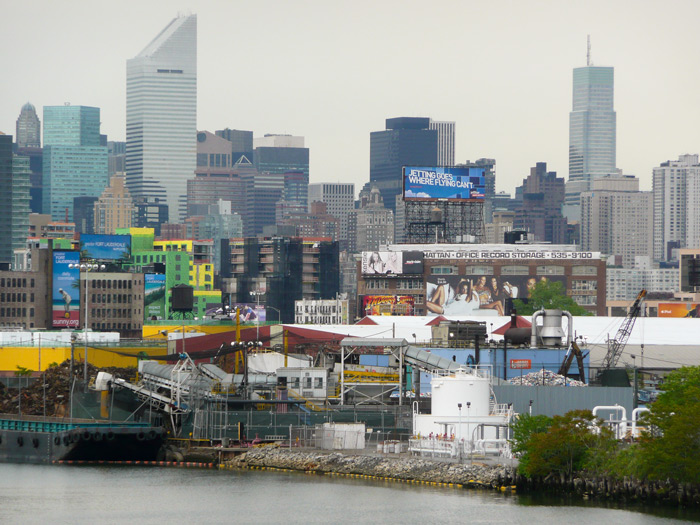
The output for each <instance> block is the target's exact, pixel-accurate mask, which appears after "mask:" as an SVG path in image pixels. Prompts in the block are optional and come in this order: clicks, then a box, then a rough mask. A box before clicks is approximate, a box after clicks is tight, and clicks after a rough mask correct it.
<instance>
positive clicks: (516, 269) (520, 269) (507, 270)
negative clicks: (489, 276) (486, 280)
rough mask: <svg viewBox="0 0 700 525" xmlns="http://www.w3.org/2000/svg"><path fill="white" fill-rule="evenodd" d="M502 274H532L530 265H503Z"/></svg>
mask: <svg viewBox="0 0 700 525" xmlns="http://www.w3.org/2000/svg"><path fill="white" fill-rule="evenodd" d="M501 275H530V267H529V266H526V265H517V266H514V265H513V266H501Z"/></svg>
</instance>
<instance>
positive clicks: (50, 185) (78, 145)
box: [42, 105, 109, 221]
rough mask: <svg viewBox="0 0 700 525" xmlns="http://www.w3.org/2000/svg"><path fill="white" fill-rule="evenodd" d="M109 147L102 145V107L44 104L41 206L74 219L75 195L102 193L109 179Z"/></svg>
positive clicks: (54, 217)
mask: <svg viewBox="0 0 700 525" xmlns="http://www.w3.org/2000/svg"><path fill="white" fill-rule="evenodd" d="M107 173H108V172H107V148H106V147H105V146H100V108H93V107H88V106H71V105H64V106H45V107H44V172H43V186H44V189H43V194H42V199H43V204H42V210H43V212H44V213H46V214H50V215H51V218H52V220H54V221H62V220H65V219H66V215H67V216H68V220H69V221H71V220H73V199H74V198H75V197H80V196H83V195H85V196H92V197H99V196H100V194H101V193H102V191H103V190H104V189H105V188H106V187H107V184H108V183H109V179H108V175H107Z"/></svg>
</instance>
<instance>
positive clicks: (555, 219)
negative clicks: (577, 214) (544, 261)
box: [513, 162, 566, 244]
mask: <svg viewBox="0 0 700 525" xmlns="http://www.w3.org/2000/svg"><path fill="white" fill-rule="evenodd" d="M521 193H522V205H521V206H520V208H518V209H517V210H516V212H515V218H514V220H513V228H514V229H516V230H526V231H528V232H530V233H532V234H533V235H534V239H535V240H536V241H538V242H551V243H553V244H563V243H564V241H565V239H566V219H565V218H564V216H563V215H562V212H561V209H562V205H563V204H564V193H565V183H564V179H563V178H559V177H557V173H556V172H555V171H549V172H548V171H547V163H546V162H538V163H537V164H536V165H535V167H534V168H531V169H530V176H529V177H528V178H527V179H525V180H523V185H522V192H521Z"/></svg>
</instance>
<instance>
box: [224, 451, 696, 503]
mask: <svg viewBox="0 0 700 525" xmlns="http://www.w3.org/2000/svg"><path fill="white" fill-rule="evenodd" d="M220 466H221V467H222V468H230V469H245V468H248V469H270V470H285V471H296V472H305V473H315V474H326V475H338V476H348V477H359V478H365V479H375V480H391V481H400V482H408V483H424V484H431V485H443V486H450V487H460V488H461V487H464V488H482V489H488V490H498V491H501V492H516V491H517V492H523V493H528V492H530V493H547V494H567V495H576V496H578V497H581V498H583V499H595V500H607V501H618V502H622V503H641V504H663V505H669V506H676V507H690V508H700V486H698V485H691V484H684V483H681V484H678V483H674V482H672V481H670V480H669V481H663V482H643V481H639V480H633V479H628V478H625V479H623V480H612V479H608V478H600V477H590V478H586V477H581V476H575V477H573V478H566V477H562V476H553V475H550V476H548V477H546V478H544V479H529V478H525V477H524V476H521V475H519V474H517V472H516V469H515V468H514V467H510V466H505V465H493V466H490V465H486V464H483V463H479V462H476V461H475V462H474V463H472V464H459V463H452V462H446V461H436V460H431V459H423V458H418V457H387V456H377V455H361V454H356V455H351V454H343V453H339V452H326V451H298V450H289V449H285V448H277V447H261V448H254V449H251V450H250V451H249V452H246V453H244V454H242V455H240V456H237V457H235V458H233V459H230V460H228V461H226V462H225V463H223V464H222V465H220Z"/></svg>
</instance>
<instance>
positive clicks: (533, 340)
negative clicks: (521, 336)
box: [530, 308, 544, 348]
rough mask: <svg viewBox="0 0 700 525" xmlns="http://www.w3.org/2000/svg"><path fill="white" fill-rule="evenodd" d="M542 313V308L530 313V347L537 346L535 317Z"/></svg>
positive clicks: (540, 315)
mask: <svg viewBox="0 0 700 525" xmlns="http://www.w3.org/2000/svg"><path fill="white" fill-rule="evenodd" d="M543 315H544V308H542V309H541V310H538V311H536V312H535V313H534V314H532V334H531V335H530V347H531V348H534V347H536V346H537V318H538V317H542V316H543Z"/></svg>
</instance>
